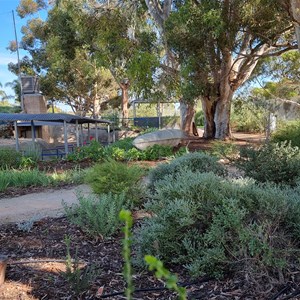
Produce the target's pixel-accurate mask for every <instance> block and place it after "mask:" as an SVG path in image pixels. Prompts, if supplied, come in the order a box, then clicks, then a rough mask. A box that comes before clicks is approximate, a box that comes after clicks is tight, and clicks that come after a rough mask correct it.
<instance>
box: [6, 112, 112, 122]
mask: <svg viewBox="0 0 300 300" xmlns="http://www.w3.org/2000/svg"><path fill="white" fill-rule="evenodd" d="M76 120H77V122H78V124H86V123H94V124H95V123H104V124H110V123H111V121H108V120H102V119H92V118H88V117H80V116H76V115H70V114H8V113H0V122H1V121H3V122H14V121H28V122H31V121H48V122H62V123H63V122H67V123H71V124H76Z"/></svg>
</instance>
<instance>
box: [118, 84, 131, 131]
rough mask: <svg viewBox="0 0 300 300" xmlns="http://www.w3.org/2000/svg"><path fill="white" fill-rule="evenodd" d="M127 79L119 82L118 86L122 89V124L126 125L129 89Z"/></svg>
mask: <svg viewBox="0 0 300 300" xmlns="http://www.w3.org/2000/svg"><path fill="white" fill-rule="evenodd" d="M129 86H130V83H129V80H128V79H124V80H123V81H122V83H120V87H121V90H122V118H123V119H122V125H123V126H125V127H128V121H129V120H128V118H129V114H128V90H129Z"/></svg>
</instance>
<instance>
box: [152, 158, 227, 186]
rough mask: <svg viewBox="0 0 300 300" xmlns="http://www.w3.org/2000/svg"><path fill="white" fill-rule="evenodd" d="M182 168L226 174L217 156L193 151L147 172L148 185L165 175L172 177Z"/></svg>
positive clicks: (220, 174)
mask: <svg viewBox="0 0 300 300" xmlns="http://www.w3.org/2000/svg"><path fill="white" fill-rule="evenodd" d="M182 169H187V170H190V171H193V172H202V173H207V172H213V173H215V174H216V175H219V176H225V175H226V169H225V168H224V166H223V165H222V164H220V163H219V162H218V158H216V157H214V156H211V155H209V154H206V153H204V152H193V153H187V154H185V155H182V156H180V157H178V158H176V159H173V160H172V161H171V162H170V163H169V164H160V165H158V166H157V167H156V168H155V169H153V170H152V171H151V172H150V173H149V180H150V187H153V185H154V184H155V182H157V181H158V180H161V179H163V178H164V177H165V176H166V175H171V176H172V177H174V176H175V175H176V174H177V173H178V172H180V171H181V170H182Z"/></svg>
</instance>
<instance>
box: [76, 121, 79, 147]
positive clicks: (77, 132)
mask: <svg viewBox="0 0 300 300" xmlns="http://www.w3.org/2000/svg"><path fill="white" fill-rule="evenodd" d="M76 145H77V147H79V130H78V120H76Z"/></svg>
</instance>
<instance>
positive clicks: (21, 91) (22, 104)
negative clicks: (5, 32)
mask: <svg viewBox="0 0 300 300" xmlns="http://www.w3.org/2000/svg"><path fill="white" fill-rule="evenodd" d="M11 12H12V16H13V21H14V30H15V39H16V46H17V55H18V71H19V72H18V73H19V74H18V77H19V82H20V93H21V109H22V112H24V99H23V87H22V81H21V65H20V54H19V42H18V36H17V29H16V21H15V13H14V11H13V10H12V11H11Z"/></svg>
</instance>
